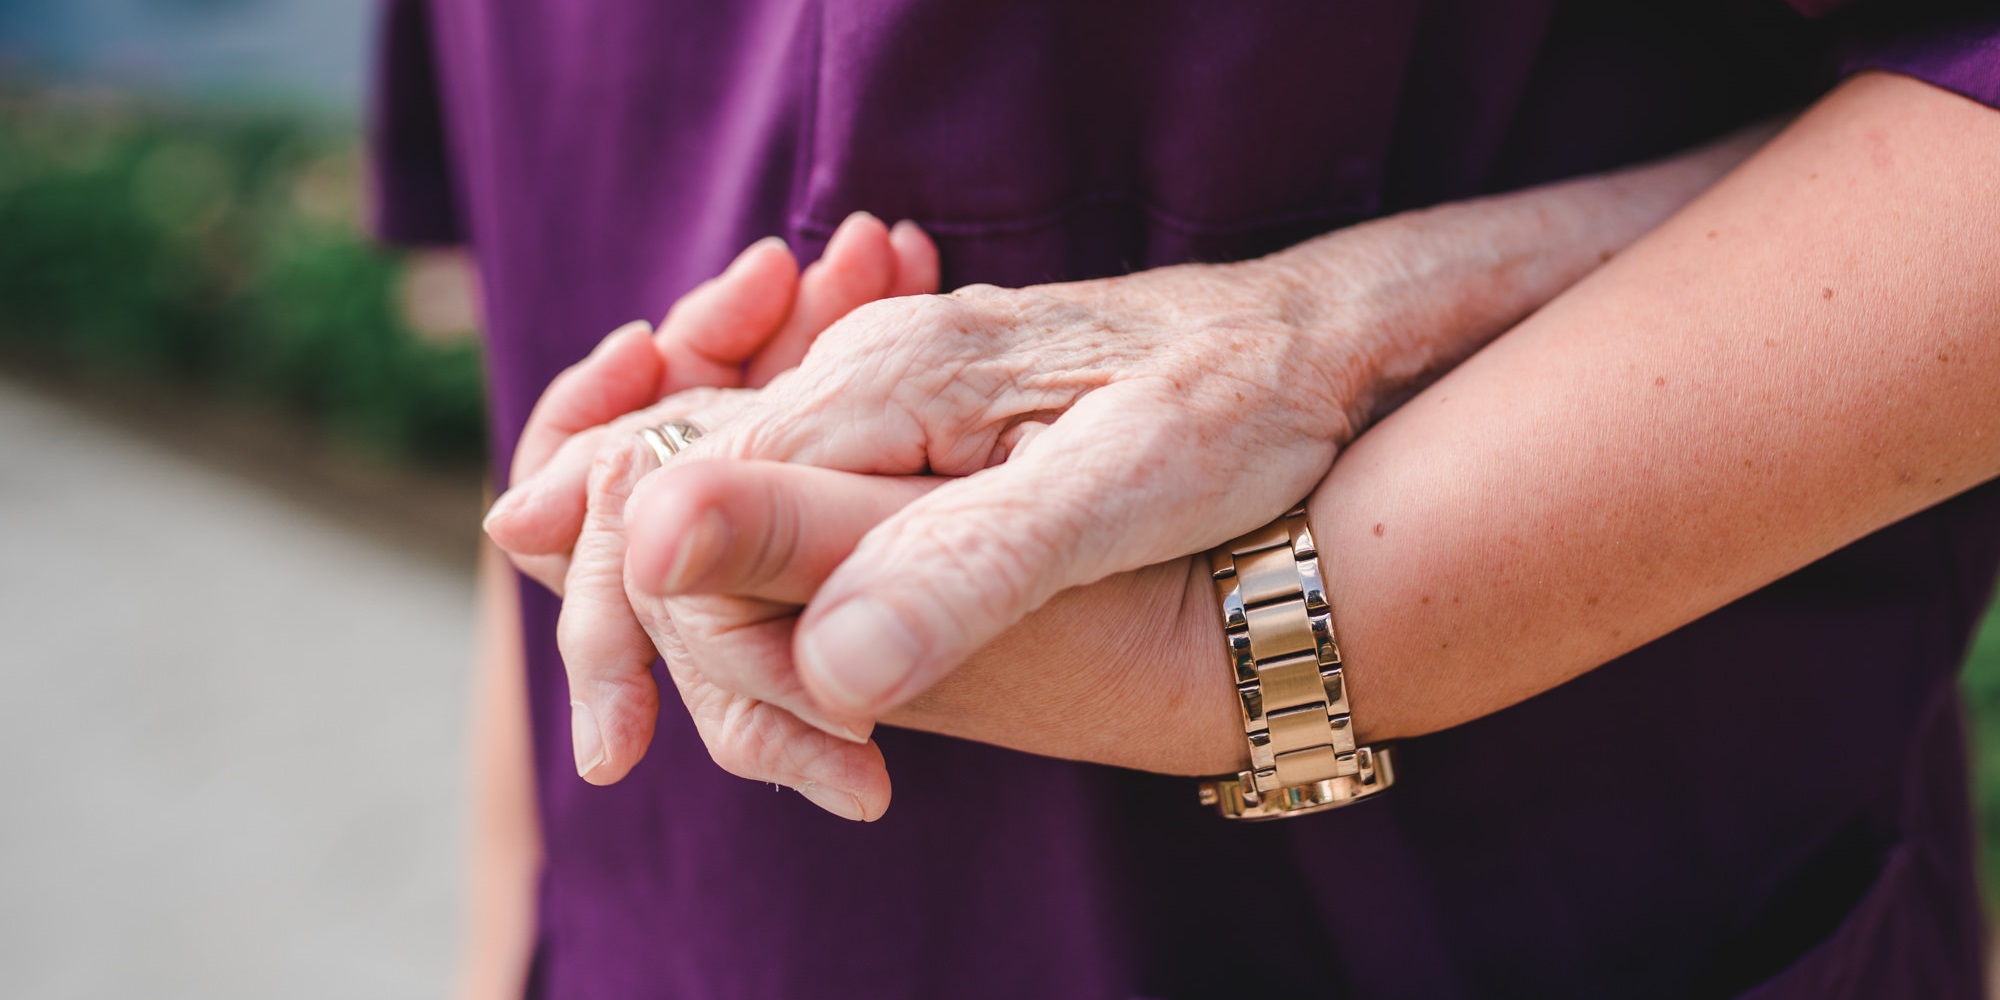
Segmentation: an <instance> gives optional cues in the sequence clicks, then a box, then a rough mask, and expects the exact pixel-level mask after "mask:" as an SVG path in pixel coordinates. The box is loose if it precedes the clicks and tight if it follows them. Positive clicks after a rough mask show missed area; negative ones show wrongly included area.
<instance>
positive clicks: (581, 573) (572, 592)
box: [556, 441, 660, 785]
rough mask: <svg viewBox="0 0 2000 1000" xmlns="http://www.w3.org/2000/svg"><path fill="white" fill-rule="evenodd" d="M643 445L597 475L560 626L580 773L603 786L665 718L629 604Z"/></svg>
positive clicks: (608, 459) (614, 455) (613, 458)
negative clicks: (629, 546)
mask: <svg viewBox="0 0 2000 1000" xmlns="http://www.w3.org/2000/svg"><path fill="white" fill-rule="evenodd" d="M642 447H644V446H643V445H641V444H639V443H638V442H637V441H634V442H633V446H632V447H628V448H608V449H606V450H605V451H603V452H602V453H601V455H600V458H599V460H598V461H597V462H596V463H595V465H594V466H593V467H592V469H591V474H590V487H589V492H590V503H589V508H588V511H587V513H586V514H585V517H584V524H583V530H582V533H581V534H580V535H578V537H577V542H576V550H575V553H574V554H573V555H572V556H571V558H570V565H569V574H568V576H567V577H566V578H565V579H564V581H563V585H564V594H563V605H562V612H561V614H560V615H559V616H558V618H557V620H556V646H557V648H558V649H559V650H560V651H561V653H562V660H563V668H564V670H565V671H566V673H567V674H568V677H569V696H570V708H571V711H570V726H571V739H572V746H573V749H574V750H575V754H576V770H577V773H578V774H579V775H582V776H583V778H584V780H586V781H589V782H590V783H592V784H597V785H608V784H611V783H612V782H615V781H617V780H618V779H620V778H622V777H624V776H625V775H626V774H627V773H628V772H630V771H631V770H632V767H633V765H635V764H637V763H638V762H639V758H640V757H642V756H644V754H645V752H646V747H647V746H648V745H650V744H651V743H652V739H653V726H654V723H655V721H656V720H657V718H658V716H659V705H660V693H659V687H658V685H657V684H656V683H655V681H654V679H653V671H652V663H653V656H654V652H653V643H652V640H651V639H649V638H648V637H647V635H646V632H645V630H644V629H643V628H641V627H640V625H639V621H638V619H637V618H635V617H634V616H633V614H632V608H631V605H629V604H628V603H626V600H625V583H624V565H625V551H624V549H625V546H624V510H625V500H626V498H627V496H628V495H629V494H630V492H631V489H632V485H633V483H634V482H635V481H636V480H637V479H638V477H639V476H640V475H642V474H643V473H644V471H645V468H646V467H645V466H644V465H642V464H641V460H640V455H639V454H638V449H639V448H642Z"/></svg>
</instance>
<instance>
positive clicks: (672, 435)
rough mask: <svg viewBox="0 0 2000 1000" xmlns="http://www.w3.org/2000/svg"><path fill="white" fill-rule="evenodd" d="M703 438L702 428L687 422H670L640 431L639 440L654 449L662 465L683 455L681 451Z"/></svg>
mask: <svg viewBox="0 0 2000 1000" xmlns="http://www.w3.org/2000/svg"><path fill="white" fill-rule="evenodd" d="M700 437H701V428H699V427H696V426H695V425H693V424H691V423H688V422H687V421H685V420H669V421H667V422H666V423H664V424H661V425H660V426H658V427H644V428H640V430H639V440H641V441H644V442H646V447H648V448H651V449H653V454H654V456H656V457H658V458H659V460H660V464H661V465H665V464H667V459H670V458H672V457H674V456H675V455H678V454H680V453H681V449H683V448H686V447H687V446H688V445H691V444H693V443H695V441H697V440H699V439H700Z"/></svg>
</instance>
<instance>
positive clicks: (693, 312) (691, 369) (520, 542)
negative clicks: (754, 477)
mask: <svg viewBox="0 0 2000 1000" xmlns="http://www.w3.org/2000/svg"><path fill="white" fill-rule="evenodd" d="M937 273H938V261H937V248H936V247H935V246H933V245H932V244H931V241H930V238H929V237H927V236H925V235H924V233H923V231H922V230H920V229H918V228H917V227H916V226H915V225H914V224H912V223H907V222H905V223H899V224H897V226H896V227H895V228H894V229H890V228H887V227H885V226H883V225H882V223H881V222H880V221H879V220H877V219H876V218H875V217H874V216H871V215H868V214H867V213H865V212H857V213H855V214H854V215H853V216H850V217H849V218H848V219H847V221H846V222H844V223H842V224H841V227H840V228H839V229H838V230H837V231H835V233H834V235H833V237H832V239H830V240H829V241H828V243H827V248H826V253H825V254H824V255H822V256H821V258H820V259H819V260H818V261H815V262H814V263H813V264H812V265H810V266H808V267H807V268H806V269H805V271H804V272H803V273H801V272H800V270H799V266H798V262H797V261H796V260H795V259H794V258H793V257H792V252H791V250H790V249H789V248H788V247H786V246H785V243H784V241H783V240H781V239H778V238H777V237H775V236H773V237H766V238H764V239H762V240H758V241H757V242H755V243H752V244H751V245H750V246H749V247H748V248H747V249H745V250H744V251H743V252H742V253H741V254H739V255H737V258H736V260H735V261H734V262H732V263H731V264H730V265H729V267H728V269H727V270H725V271H723V273H722V274H720V275H717V276H716V277H714V278H711V279H709V280H708V281H706V282H703V283H702V284H700V285H698V286H696V287H695V288H694V289H693V290H691V291H689V292H688V293H687V294H686V295H684V296H682V297H681V298H680V300H679V301H677V302H675V303H674V305H673V308H672V309H671V310H669V311H668V313H667V317H666V319H664V320H662V321H661V323H660V326H659V329H658V330H657V331H654V330H653V329H652V328H651V327H650V326H648V325H647V324H646V322H645V321H643V320H635V321H633V322H631V323H628V324H626V325H624V326H622V327H619V328H618V329H617V330H614V331H612V332H611V334H609V335H608V336H606V337H605V338H604V340H603V341H602V342H601V343H599V344H598V346H597V348H596V349H595V350H593V351H591V353H590V355H589V356H587V357H585V358H584V359H583V360H582V361H579V362H577V363H576V364H574V365H572V366H570V367H569V368H568V369H565V370H564V371H563V372H562V373H561V374H559V375H557V376H556V377H555V379H554V380H553V381H551V382H550V383H549V387H548V388H547V389H546V390H544V391H543V393H542V397H541V399H539V400H537V401H536V403H535V407H534V410H533V411H532V412H530V413H529V415H528V422H527V425H526V426H525V427H524V428H523V430H522V432H521V438H520V441H519V443H518V444H517V445H516V447H515V449H514V461H513V467H512V473H511V475H510V476H509V481H510V482H511V483H512V484H513V488H512V489H510V490H508V491H507V492H506V493H505V494H503V495H502V496H501V497H500V498H499V500H498V501H497V502H495V503H494V505H493V509H492V511H491V512H489V513H488V514H487V517H486V531H487V534H489V535H491V536H492V538H493V540H494V542H495V543H496V544H498V545H499V546H500V548H501V549H502V550H503V551H505V552H507V553H508V556H509V557H510V558H511V559H512V560H513V562H514V565H515V566H516V567H517V568H519V569H520V570H521V571H522V572H523V573H525V574H527V575H528V576H529V577H531V578H533V579H535V580H536V581H538V582H540V583H541V584H542V585H543V586H546V587H548V588H549V589H550V590H553V591H555V592H556V593H558V594H560V593H562V592H563V586H564V583H563V579H564V577H565V576H566V575H567V573H568V571H569V559H570V550H571V549H572V548H573V547H574V546H575V544H576V541H577V535H578V533H579V532H580V531H581V529H582V527H583V519H584V512H585V508H586V506H587V497H586V487H587V483H588V479H589V475H590V468H591V463H592V461H593V460H594V459H595V458H596V457H597V455H598V453H599V452H600V451H601V450H603V448H604V447H605V445H606V443H607V442H609V443H611V444H613V445H614V446H615V447H619V448H623V447H625V446H626V445H627V444H628V443H629V442H630V441H631V439H632V435H633V433H634V432H636V430H637V429H638V428H640V427H645V426H649V425H657V424H659V423H662V422H664V421H666V420H670V419H675V418H679V417H684V416H687V415H688V414H690V413H693V412H696V411H697V410H700V411H704V412H708V411H715V412H714V413H712V414H711V419H714V416H716V415H719V414H720V413H721V412H727V411H728V410H729V409H731V408H732V407H733V405H734V402H733V400H732V399H731V397H732V396H733V395H734V394H733V393H731V392H729V390H734V389H738V388H745V387H747V388H755V387H758V386H761V385H763V384H764V383H766V382H768V381H770V380H771V378H772V376H774V375H777V374H778V373H779V372H782V371H784V370H786V369H788V368H791V367H794V366H796V365H797V364H798V362H799V359H800V358H803V357H804V356H805V353H806V350H807V348H809V347H811V346H812V342H813V340H814V339H815V338H816V337H818V336H819V334H820V332H821V331H822V330H824V329H826V328H827V327H828V326H829V325H831V324H832V323H833V321H834V320H836V319H839V318H840V317H841V316H844V315H846V314H847V313H848V312H850V311H852V310H853V309H854V308H855V307H856V306H859V305H862V304H864V303H867V302H872V301H874V300H875V299H879V298H882V297H883V296H885V295H915V294H919V293H922V292H929V291H934V290H935V289H936V288H937ZM714 390H723V391H721V392H717V391H714Z"/></svg>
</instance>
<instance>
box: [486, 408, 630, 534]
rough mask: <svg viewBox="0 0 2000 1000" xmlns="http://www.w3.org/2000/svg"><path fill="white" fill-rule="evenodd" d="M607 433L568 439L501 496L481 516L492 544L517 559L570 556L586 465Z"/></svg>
mask: <svg viewBox="0 0 2000 1000" xmlns="http://www.w3.org/2000/svg"><path fill="white" fill-rule="evenodd" d="M610 434H611V425H609V424H606V425H604V426H600V427H592V428H590V429H589V430H586V431H582V432H580V433H578V434H575V435H572V436H571V437H570V438H569V439H568V440H566V441H564V442H563V443H562V444H561V446H559V447H558V448H556V451H555V454H554V455H553V456H551V457H550V458H549V460H548V461H547V462H546V463H544V464H543V465H542V467H541V468H540V469H539V470H537V471H536V472H535V473H534V474H533V475H531V476H528V477H526V478H524V479H522V480H519V481H517V482H516V483H515V484H514V486H513V487H512V488H511V489H509V490H508V491H507V492H505V493H502V494H501V495H500V499H498V500H496V501H494V502H493V508H492V509H491V510H489V511H487V512H486V522H485V524H484V527H485V529H486V535H487V537H489V538H491V539H493V544H495V545H498V546H500V548H501V550H502V551H504V552H506V553H508V554H509V555H517V556H545V555H560V554H564V553H567V552H569V550H570V546H572V545H574V544H576V533H577V532H578V531H579V530H581V529H582V527H583V517H584V511H585V507H586V505H587V503H588V497H587V495H586V492H585V486H586V484H587V482H588V480H589V478H590V466H591V463H592V462H594V461H596V459H597V453H598V451H599V450H600V449H602V448H603V447H604V442H605V440H606V438H607V437H609V436H610Z"/></svg>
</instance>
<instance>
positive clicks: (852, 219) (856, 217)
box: [839, 209, 882, 229]
mask: <svg viewBox="0 0 2000 1000" xmlns="http://www.w3.org/2000/svg"><path fill="white" fill-rule="evenodd" d="M874 218H875V213H873V212H870V211H868V210H866V209H863V210H861V211H859V212H855V213H853V214H851V215H849V216H848V217H847V218H845V219H842V220H840V226H839V228H841V229H846V228H847V227H848V226H851V225H853V224H855V223H856V222H859V221H861V220H862V219H874ZM875 221H877V222H880V221H882V220H880V219H876V220H875Z"/></svg>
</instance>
